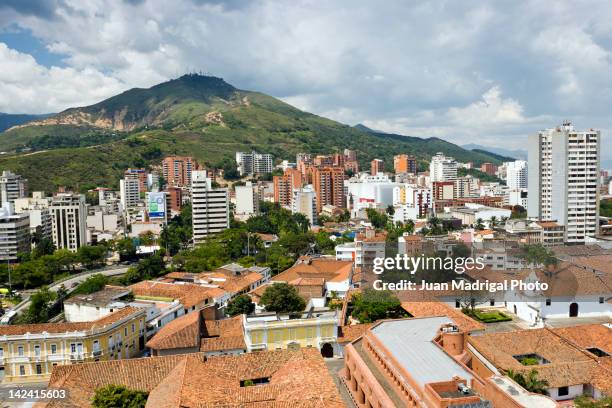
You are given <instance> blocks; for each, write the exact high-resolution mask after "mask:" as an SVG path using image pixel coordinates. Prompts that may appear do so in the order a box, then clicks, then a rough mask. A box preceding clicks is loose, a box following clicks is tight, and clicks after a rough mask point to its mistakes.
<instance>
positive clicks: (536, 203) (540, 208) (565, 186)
mask: <svg viewBox="0 0 612 408" xmlns="http://www.w3.org/2000/svg"><path fill="white" fill-rule="evenodd" d="M600 139H601V135H600V132H599V131H597V130H593V129H590V130H587V131H577V130H575V129H574V126H573V125H572V124H571V123H570V122H566V123H564V124H563V125H562V126H559V127H556V128H554V129H546V130H542V131H540V132H538V133H535V134H532V135H530V136H529V150H528V153H529V175H528V177H529V196H528V200H529V206H528V209H527V215H528V216H529V217H530V218H535V219H539V220H543V221H549V220H556V222H557V223H559V224H560V225H563V226H564V227H565V236H564V241H565V242H566V243H568V244H580V243H584V241H585V237H587V236H588V237H593V236H595V235H596V234H597V231H598V226H599V191H598V183H599V155H600Z"/></svg>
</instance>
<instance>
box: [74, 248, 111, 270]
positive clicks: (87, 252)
mask: <svg viewBox="0 0 612 408" xmlns="http://www.w3.org/2000/svg"><path fill="white" fill-rule="evenodd" d="M105 256H106V247H105V246H103V245H84V246H82V247H80V248H79V249H78V250H77V255H76V257H77V260H78V261H79V262H81V263H82V264H83V265H84V266H85V267H86V268H87V269H91V268H94V267H95V266H97V265H99V264H100V263H101V262H102V261H103V260H104V257H105Z"/></svg>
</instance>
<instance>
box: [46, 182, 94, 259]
mask: <svg viewBox="0 0 612 408" xmlns="http://www.w3.org/2000/svg"><path fill="white" fill-rule="evenodd" d="M49 210H50V211H51V225H52V238H53V244H55V247H56V248H58V249H60V248H62V249H69V250H71V251H76V250H77V249H79V248H80V247H81V246H83V245H85V244H86V243H87V235H86V230H87V204H86V203H85V196H84V195H82V194H73V193H59V194H57V195H55V196H54V197H53V198H52V199H51V204H50V206H49Z"/></svg>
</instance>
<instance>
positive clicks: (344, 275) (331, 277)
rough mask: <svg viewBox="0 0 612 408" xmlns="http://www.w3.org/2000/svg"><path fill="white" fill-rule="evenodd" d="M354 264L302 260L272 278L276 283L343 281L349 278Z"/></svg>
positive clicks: (328, 259) (325, 260) (320, 259)
mask: <svg viewBox="0 0 612 408" xmlns="http://www.w3.org/2000/svg"><path fill="white" fill-rule="evenodd" d="M352 270H353V262H351V261H338V260H336V259H333V258H307V257H306V258H301V260H299V261H298V262H296V263H295V265H293V266H292V267H291V268H289V269H286V270H285V271H283V272H281V273H279V274H278V275H276V276H274V277H272V280H273V281H276V282H291V281H294V280H296V279H298V278H324V279H325V280H326V281H334V282H336V281H342V280H346V279H348V278H349V276H350V274H351V271H352Z"/></svg>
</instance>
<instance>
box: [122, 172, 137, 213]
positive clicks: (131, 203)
mask: <svg viewBox="0 0 612 408" xmlns="http://www.w3.org/2000/svg"><path fill="white" fill-rule="evenodd" d="M119 194H120V197H121V207H122V209H123V211H125V210H127V209H128V208H134V207H137V206H138V204H139V203H140V201H141V200H140V180H138V179H137V178H135V177H124V178H122V179H121V180H119Z"/></svg>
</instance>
